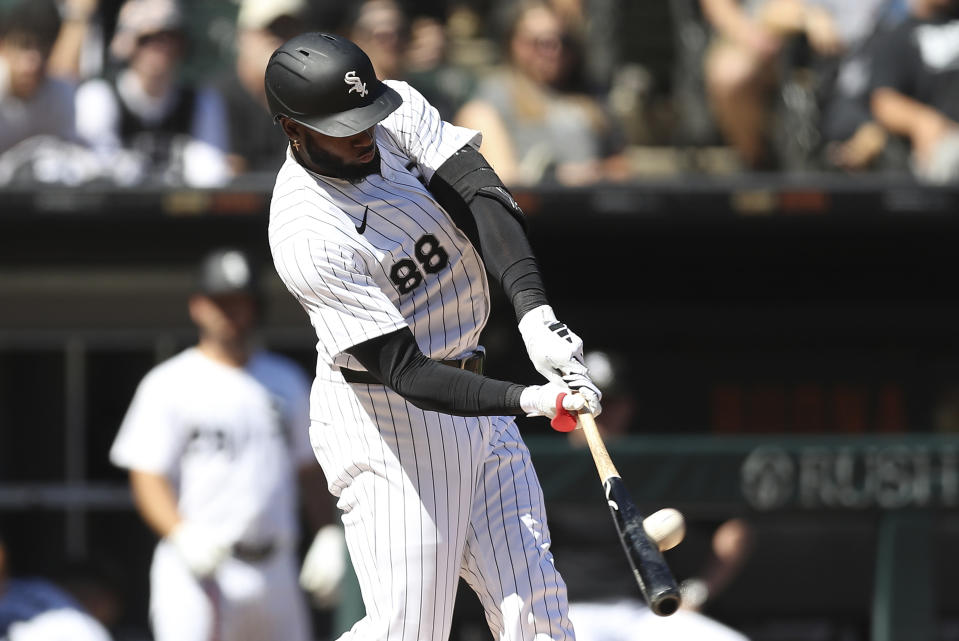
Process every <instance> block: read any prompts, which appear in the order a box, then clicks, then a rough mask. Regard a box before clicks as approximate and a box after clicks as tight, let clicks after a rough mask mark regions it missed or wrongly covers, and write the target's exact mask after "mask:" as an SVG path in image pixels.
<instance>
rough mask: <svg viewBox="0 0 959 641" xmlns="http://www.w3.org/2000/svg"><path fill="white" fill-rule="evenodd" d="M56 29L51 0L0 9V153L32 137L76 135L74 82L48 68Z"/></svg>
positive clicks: (21, 0)
mask: <svg viewBox="0 0 959 641" xmlns="http://www.w3.org/2000/svg"><path fill="white" fill-rule="evenodd" d="M59 30H60V16H59V13H58V11H57V7H56V5H55V4H54V2H53V0H18V1H17V2H16V3H14V4H12V5H8V6H7V7H6V8H5V9H4V10H3V12H2V13H0V153H2V152H5V151H7V150H8V149H10V148H11V147H13V146H14V145H16V144H17V143H19V142H22V141H24V140H27V139H28V138H32V137H34V136H41V135H47V136H55V137H57V138H60V139H63V140H75V139H76V130H75V129H74V112H73V109H74V103H73V96H74V89H73V86H71V85H70V84H69V83H67V82H64V81H62V80H56V79H53V78H51V77H50V76H49V75H48V73H47V62H48V60H49V57H50V49H51V47H52V46H53V43H54V41H55V40H56V38H57V34H58V33H59Z"/></svg>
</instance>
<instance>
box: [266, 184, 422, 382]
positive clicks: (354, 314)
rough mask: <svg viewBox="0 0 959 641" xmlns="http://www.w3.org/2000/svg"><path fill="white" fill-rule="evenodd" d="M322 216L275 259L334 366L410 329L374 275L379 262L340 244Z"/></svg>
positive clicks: (292, 238)
mask: <svg viewBox="0 0 959 641" xmlns="http://www.w3.org/2000/svg"><path fill="white" fill-rule="evenodd" d="M300 206H306V204H305V203H301V205H300ZM317 214H318V218H315V219H312V223H311V226H309V227H306V228H302V229H300V231H299V233H297V234H296V235H293V236H290V237H288V238H287V239H286V240H284V241H282V242H280V243H278V244H276V245H275V246H274V248H273V258H274V262H275V264H276V269H277V273H278V274H279V275H280V278H281V279H282V280H283V282H284V283H285V284H286V286H287V289H289V290H290V292H291V293H292V294H293V295H294V296H295V297H296V299H297V300H298V301H299V302H300V304H301V305H302V306H303V308H304V309H306V310H307V312H308V313H309V315H310V319H311V321H312V323H313V326H314V327H315V328H316V331H317V334H318V336H319V338H320V344H321V345H322V346H323V347H324V348H325V351H326V354H325V356H326V359H325V360H326V362H327V363H331V362H332V360H333V358H334V357H335V356H337V355H338V354H340V353H341V352H343V351H345V350H346V349H348V348H350V347H352V346H354V345H357V344H359V343H362V342H363V341H366V340H369V339H371V338H375V337H377V336H382V335H384V334H389V333H390V332H393V331H396V330H398V329H401V328H403V327H407V326H408V325H407V323H406V321H405V320H404V318H403V315H402V314H400V312H399V310H398V309H397V308H396V306H395V305H394V304H393V302H392V301H391V300H390V299H389V297H388V296H387V295H386V294H385V293H384V291H383V290H382V289H381V287H380V285H379V284H378V283H377V282H376V281H375V280H374V279H373V277H372V276H371V275H370V264H375V265H378V262H377V261H376V259H375V258H374V257H372V256H370V257H367V256H363V255H361V253H360V248H359V246H358V245H355V244H349V243H348V241H347V239H346V238H345V237H344V242H339V241H338V240H337V238H336V236H335V235H334V234H330V233H329V232H330V228H329V227H327V226H325V225H324V224H323V222H322V213H321V212H320V211H319V210H318V211H317ZM324 227H326V228H325V229H324ZM319 356H320V357H321V358H323V357H324V354H322V353H320V354H319Z"/></svg>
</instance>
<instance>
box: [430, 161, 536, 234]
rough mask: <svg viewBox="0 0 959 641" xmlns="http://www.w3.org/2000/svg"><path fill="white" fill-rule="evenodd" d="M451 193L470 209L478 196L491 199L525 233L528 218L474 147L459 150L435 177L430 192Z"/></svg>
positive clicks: (437, 171)
mask: <svg viewBox="0 0 959 641" xmlns="http://www.w3.org/2000/svg"><path fill="white" fill-rule="evenodd" d="M449 190H452V191H455V192H456V193H457V194H458V195H459V197H460V198H462V199H463V202H465V203H466V205H467V207H468V206H469V205H470V204H471V203H472V202H473V200H474V199H475V198H476V197H478V196H481V197H483V198H492V199H493V200H495V201H496V202H498V203H500V204H501V205H502V206H503V207H504V208H505V209H506V210H507V211H508V212H509V213H510V214H512V215H513V217H514V218H516V220H518V221H519V223H520V225H522V226H523V230H524V231H525V230H526V228H527V227H526V216H525V215H524V214H523V210H522V209H520V206H519V204H518V203H517V202H516V200H515V199H514V198H513V195H512V194H510V193H509V190H508V189H507V188H506V185H504V184H503V181H502V180H500V178H499V176H497V175H496V172H495V171H493V168H492V167H490V166H489V163H488V162H486V159H485V158H483V155H482V154H481V153H480V152H479V151H478V150H477V149H476V148H475V147H473V146H472V145H466V146H464V147H462V148H461V149H459V150H458V151H457V152H456V153H454V154H453V155H452V156H450V157H449V158H448V159H447V160H446V162H444V163H443V164H442V165H440V167H439V168H438V169H437V170H436V172H435V173H434V174H433V178H432V179H431V180H430V191H432V192H433V193H434V194H437V193H443V192H448V191H449ZM440 204H443V203H442V202H441V203H440Z"/></svg>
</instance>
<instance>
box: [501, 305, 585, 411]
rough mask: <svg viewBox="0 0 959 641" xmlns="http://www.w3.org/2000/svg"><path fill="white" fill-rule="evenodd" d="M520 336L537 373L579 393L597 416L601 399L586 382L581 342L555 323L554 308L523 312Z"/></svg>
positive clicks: (566, 329) (571, 331)
mask: <svg viewBox="0 0 959 641" xmlns="http://www.w3.org/2000/svg"><path fill="white" fill-rule="evenodd" d="M519 333H520V335H522V337H523V342H524V343H525V344H526V351H527V352H528V353H529V358H530V360H531V361H532V363H533V367H535V368H536V371H537V372H539V373H540V374H542V375H543V376H545V377H546V380H548V381H549V382H551V383H555V384H557V385H565V386H567V387H569V388H570V389H571V390H573V391H576V392H580V393H581V394H582V395H583V396H584V397H586V400H587V402H588V403H589V411H590V413H591V414H593V415H594V416H598V415H599V413H600V412H601V411H602V406H601V405H600V400H601V399H602V397H603V395H602V393H601V392H600V391H599V388H598V387H596V385H594V384H593V382H592V381H591V380H590V379H589V370H587V369H586V362H585V360H584V359H583V341H582V339H581V338H580V337H579V336H577V335H576V334H575V333H573V330H571V329H570V328H568V327H566V325H565V324H564V323H561V322H560V321H558V320H556V315H555V314H554V313H553V308H552V307H550V306H549V305H540V306H539V307H536V308H534V309H531V310H530V311H528V312H526V314H525V315H524V316H523V318H521V319H520V321H519Z"/></svg>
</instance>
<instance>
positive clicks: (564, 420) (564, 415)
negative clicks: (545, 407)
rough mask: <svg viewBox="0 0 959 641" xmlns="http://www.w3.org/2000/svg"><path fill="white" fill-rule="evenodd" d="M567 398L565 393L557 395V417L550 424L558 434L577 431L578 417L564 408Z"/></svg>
mask: <svg viewBox="0 0 959 641" xmlns="http://www.w3.org/2000/svg"><path fill="white" fill-rule="evenodd" d="M565 397H566V393H565V392H563V393H562V394H557V395H556V416H554V417H553V418H552V419H551V420H550V422H549V424H550V426H551V427H552V428H553V429H554V430H556V431H557V432H572V431H573V430H575V429H576V416H575V415H574V414H573V413H572V412H570V411H569V410H568V409H566V408H564V407H563V399H564V398H565Z"/></svg>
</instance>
